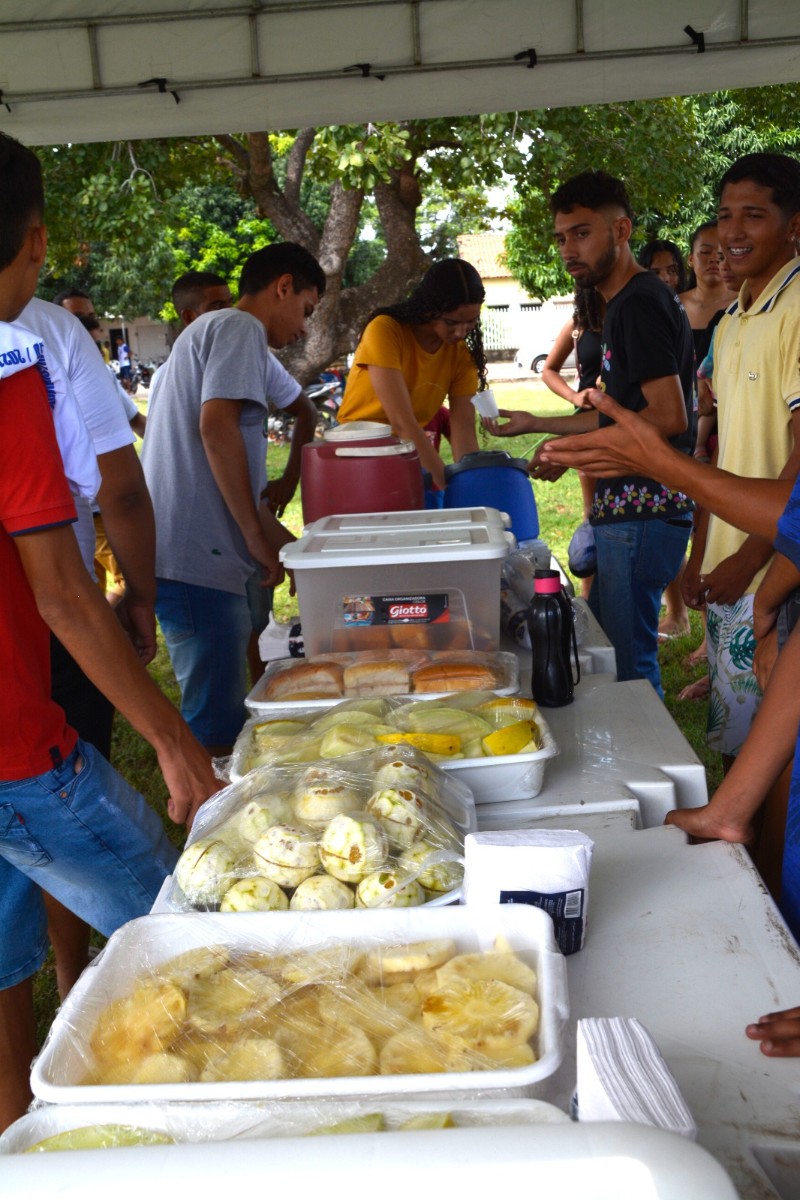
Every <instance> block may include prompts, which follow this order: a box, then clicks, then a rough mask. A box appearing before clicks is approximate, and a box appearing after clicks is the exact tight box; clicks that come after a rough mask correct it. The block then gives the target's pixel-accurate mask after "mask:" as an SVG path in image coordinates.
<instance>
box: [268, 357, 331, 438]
mask: <svg viewBox="0 0 800 1200" xmlns="http://www.w3.org/2000/svg"><path fill="white" fill-rule="evenodd" d="M303 391H304V392H305V394H306V396H308V398H309V400H311V401H312V403H313V404H314V405H315V407H316V409H317V427H316V436H317V437H321V436H322V435H323V434H324V433H325V432H326V431H327V430H328V429H333V427H334V426H335V425H337V424H338V413H339V406H340V405H341V403H342V396H343V388H342V381H341V378H340V377H339V375H338V374H337V373H336V372H334V371H325V372H323V374H322V375H320V377H319V378H318V379H315V380H314V381H313V382H312V383H309V384H307V385H306V387H305V388H304V389H303ZM293 429H294V418H293V417H292V416H291V415H290V414H289V413H286V412H284V411H283V410H281V409H275V410H273V411H270V413H269V415H268V417H267V420H266V433H267V437H268V438H269V440H270V441H271V442H287V441H289V440H290V439H291V436H292V430H293Z"/></svg>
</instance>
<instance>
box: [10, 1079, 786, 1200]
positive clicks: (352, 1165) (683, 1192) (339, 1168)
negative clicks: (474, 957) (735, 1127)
mask: <svg viewBox="0 0 800 1200" xmlns="http://www.w3.org/2000/svg"><path fill="white" fill-rule="evenodd" d="M491 1103H492V1104H493V1105H494V1104H498V1103H500V1102H499V1101H497V1100H493V1101H491ZM354 1180H357V1181H358V1184H357V1190H358V1192H359V1193H364V1194H365V1195H372V1194H373V1193H374V1194H375V1195H379V1196H380V1197H381V1200H408V1197H409V1196H413V1195H415V1194H416V1193H417V1192H419V1191H420V1190H421V1189H423V1190H424V1192H425V1193H426V1195H431V1196H440V1195H445V1196H465V1197H470V1196H480V1195H493V1194H495V1193H496V1192H497V1191H498V1189H499V1188H503V1189H505V1190H506V1191H510V1192H511V1193H512V1194H513V1192H514V1190H515V1188H516V1187H520V1188H521V1189H522V1190H523V1191H524V1189H525V1183H526V1181H530V1184H529V1185H530V1186H531V1188H532V1191H533V1192H534V1194H535V1195H541V1196H548V1197H549V1196H558V1198H559V1200H645V1198H646V1200H687V1198H691V1200H737V1196H738V1195H739V1193H738V1192H737V1191H736V1189H735V1188H734V1186H733V1184H732V1183H731V1181H730V1179H729V1178H728V1176H727V1174H726V1173H725V1171H724V1170H723V1168H722V1167H721V1166H720V1164H719V1163H718V1162H717V1161H716V1160H715V1159H714V1158H712V1156H711V1155H710V1154H709V1153H708V1151H706V1150H703V1149H702V1148H701V1147H700V1146H697V1145H695V1144H694V1143H693V1142H690V1141H688V1140H687V1139H686V1138H681V1137H678V1135H677V1134H673V1133H667V1132H666V1131H665V1130H663V1129H648V1128H646V1127H645V1126H642V1125H628V1124H625V1123H624V1122H615V1123H598V1124H581V1123H576V1122H572V1121H569V1122H566V1123H558V1124H552V1125H551V1124H547V1125H543V1126H536V1125H533V1126H532V1125H531V1124H530V1123H527V1122H519V1123H517V1124H514V1125H511V1126H508V1127H505V1126H501V1127H498V1126H490V1127H488V1128H475V1127H472V1128H464V1129H424V1130H409V1131H406V1132H404V1133H402V1134H396V1135H395V1134H384V1133H359V1134H350V1135H346V1134H342V1135H339V1136H338V1137H324V1138H317V1139H315V1141H314V1143H313V1150H312V1149H311V1148H310V1147H309V1144H308V1142H307V1141H305V1140H299V1139H298V1138H296V1137H291V1138H277V1139H274V1140H271V1141H268V1142H263V1141H258V1140H243V1141H238V1140H237V1141H235V1142H225V1143H216V1142H215V1143H210V1144H209V1143H207V1144H203V1145H191V1146H187V1145H180V1146H154V1147H143V1148H142V1147H136V1148H134V1149H127V1150H113V1151H108V1152H105V1151H97V1150H85V1151H83V1152H82V1153H80V1154H41V1155H34V1156H29V1155H22V1156H17V1157H13V1158H12V1157H7V1158H5V1159H4V1160H3V1189H2V1190H3V1196H4V1198H5V1200H53V1197H54V1196H58V1197H59V1198H60V1200H107V1197H108V1196H109V1195H111V1196H114V1197H115V1200H140V1197H141V1195H142V1193H143V1192H144V1193H145V1194H148V1193H149V1194H152V1195H154V1196H159V1197H161V1196H179V1195H185V1194H186V1193H187V1191H189V1190H191V1191H192V1192H193V1193H196V1194H197V1195H199V1196H207V1195H209V1194H210V1192H211V1191H212V1189H213V1191H214V1192H216V1191H218V1190H219V1191H220V1192H224V1193H225V1194H226V1195H227V1194H229V1193H235V1194H236V1195H237V1196H238V1195H245V1194H255V1195H258V1194H260V1193H262V1192H263V1191H264V1189H265V1186H268V1188H269V1191H270V1193H271V1194H274V1195H293V1194H294V1193H295V1192H299V1193H300V1194H301V1195H303V1196H329V1197H331V1200H344V1197H345V1196H350V1195H352V1193H353V1191H354V1190H355V1189H354V1183H353V1181H354ZM768 1186H769V1185H768V1184H767V1183H766V1180H764V1184H763V1187H762V1188H760V1189H759V1192H758V1195H759V1196H763V1197H766V1196H767V1195H768V1194H771V1189H770V1192H767V1191H766V1190H764V1189H765V1188H766V1187H768ZM753 1194H754V1195H755V1193H753ZM772 1194H774V1193H772ZM789 1194H790V1193H789V1192H786V1193H785V1195H786V1196H787V1197H788V1196H789Z"/></svg>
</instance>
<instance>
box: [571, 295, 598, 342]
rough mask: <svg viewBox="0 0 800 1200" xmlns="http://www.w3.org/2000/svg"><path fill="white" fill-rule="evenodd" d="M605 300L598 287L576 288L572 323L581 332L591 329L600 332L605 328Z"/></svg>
mask: <svg viewBox="0 0 800 1200" xmlns="http://www.w3.org/2000/svg"><path fill="white" fill-rule="evenodd" d="M604 309H605V302H604V300H603V297H602V296H601V295H600V293H599V292H598V291H597V289H596V288H593V287H589V288H584V287H577V288H575V300H574V303H573V306H572V323H573V324H574V326H575V328H576V329H577V330H579V331H580V332H581V333H584V332H585V330H587V329H591V330H593V331H594V332H595V333H599V332H600V330H601V329H602V328H603V310H604Z"/></svg>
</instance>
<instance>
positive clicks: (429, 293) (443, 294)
mask: <svg viewBox="0 0 800 1200" xmlns="http://www.w3.org/2000/svg"><path fill="white" fill-rule="evenodd" d="M485 298H486V292H485V290H484V286H483V283H482V281H481V277H480V275H479V274H478V272H477V271H476V270H475V268H474V267H473V266H472V264H471V263H468V262H466V261H465V260H464V259H463V258H443V259H442V260H441V261H440V262H437V263H434V264H433V266H432V267H430V268H429V270H427V271H426V272H425V274H424V276H423V277H422V279H421V281H420V282H419V283H418V284H417V286H416V287H415V289H414V291H413V292H412V293H411V295H410V296H409V297H408V298H407V299H405V300H400V301H399V302H398V303H397V304H388V305H386V306H385V307H383V308H376V309H375V310H374V312H372V313H370V315H369V317H368V319H367V321H366V324H365V328H366V325H369V323H370V321H374V319H375V317H392V318H393V319H394V320H395V321H397V322H399V324H401V325H426V324H427V323H428V322H429V321H436V320H438V319H439V317H441V316H443V315H444V313H449V312H453V311H454V310H455V309H456V308H460V307H461V305H462V304H483V301H484V299H485ZM465 341H466V344H467V348H468V350H469V352H470V354H471V355H472V360H473V362H474V363H475V366H476V367H477V370H478V380H479V383H478V389H479V391H484V389H485V388H486V387H487V385H488V380H487V374H486V354H485V351H484V348H483V334H482V331H481V323H480V320H479V321H478V323H477V324H476V326H475V328H474V329H472V330H470V332H469V333H468V334H467V336H466V338H465Z"/></svg>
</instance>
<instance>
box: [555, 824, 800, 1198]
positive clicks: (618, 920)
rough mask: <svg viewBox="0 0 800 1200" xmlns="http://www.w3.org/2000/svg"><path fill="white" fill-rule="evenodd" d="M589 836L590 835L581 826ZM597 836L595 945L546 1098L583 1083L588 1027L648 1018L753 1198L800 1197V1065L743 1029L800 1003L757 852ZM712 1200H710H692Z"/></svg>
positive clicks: (797, 964)
mask: <svg viewBox="0 0 800 1200" xmlns="http://www.w3.org/2000/svg"><path fill="white" fill-rule="evenodd" d="M577 827H578V828H581V824H580V821H578V822H577ZM586 831H587V833H589V834H590V836H592V837H593V838H594V839H595V851H594V859H593V863H592V873H591V879H590V890H589V906H588V926H587V939H586V945H585V947H584V949H583V950H582V951H581V952H579V953H578V954H574V955H572V956H571V957H570V958H569V960H568V977H569V994H570V1009H571V1016H570V1022H569V1026H568V1029H567V1037H566V1054H565V1059H564V1063H563V1064H562V1067H561V1068H560V1070H559V1072H558V1073H557V1074H556V1075H555V1076H554V1077H553V1079H552V1080H551V1081H549V1084H548V1087H547V1090H546V1093H545V1094H544V1095H543V1099H547V1100H550V1101H552V1102H553V1103H555V1104H558V1105H559V1106H560V1107H564V1106H565V1105H566V1104H568V1103H569V1100H570V1097H571V1095H572V1091H573V1088H574V1085H575V1022H576V1020H577V1019H578V1018H580V1017H589V1016H593V1017H598V1016H631V1017H637V1018H638V1019H639V1020H640V1021H641V1022H642V1023H643V1024H644V1025H645V1026H646V1028H647V1029H648V1030H649V1032H650V1033H651V1035H652V1036H653V1038H654V1039H655V1041H656V1043H657V1044H658V1046H659V1049H660V1050H661V1053H662V1054H663V1055H664V1058H665V1059H666V1061H667V1063H668V1065H669V1067H670V1069H671V1070H672V1072H673V1074H674V1076H675V1078H676V1080H677V1082H678V1085H679V1087H680V1088H681V1090H682V1092H683V1094H684V1096H685V1098H686V1100H687V1102H688V1104H689V1107H690V1108H691V1110H692V1112H693V1114H694V1117H695V1120H696V1122H697V1124H698V1126H699V1135H698V1141H699V1143H700V1144H701V1145H702V1146H704V1147H705V1148H706V1149H707V1150H709V1151H710V1152H711V1153H712V1154H714V1156H715V1157H716V1158H718V1159H719V1161H720V1162H721V1163H722V1164H723V1165H724V1166H725V1168H726V1170H727V1171H728V1172H729V1174H730V1176H731V1178H732V1179H733V1182H734V1183H735V1185H736V1186H737V1188H738V1189H739V1191H740V1194H741V1196H742V1198H743V1200H766V1198H767V1197H774V1196H775V1195H776V1194H777V1193H776V1192H775V1191H773V1189H772V1188H771V1187H770V1186H769V1184H768V1183H767V1180H766V1177H765V1175H764V1174H763V1172H762V1171H761V1170H760V1168H759V1165H758V1164H759V1160H760V1162H761V1163H762V1164H764V1165H767V1166H768V1168H769V1169H771V1170H772V1171H773V1179H775V1180H777V1179H778V1178H780V1172H782V1173H783V1181H782V1182H783V1197H784V1200H790V1198H796V1197H798V1196H800V1060H798V1059H783V1060H780V1059H769V1058H767V1057H766V1056H764V1055H762V1054H761V1052H760V1050H759V1049H758V1045H757V1043H754V1042H751V1041H749V1040H748V1039H747V1038H746V1037H745V1036H744V1027H745V1025H746V1024H748V1023H749V1022H751V1021H753V1020H755V1019H756V1018H757V1017H758V1016H760V1015H761V1014H762V1013H766V1012H771V1011H775V1010H778V1009H782V1008H787V1007H790V1006H793V1005H796V1004H798V1003H800V950H798V947H797V944H796V943H795V942H794V940H793V938H792V937H791V936H790V934H789V933H788V931H787V930H786V927H785V926H784V924H783V922H782V920H781V918H780V916H779V914H778V912H777V910H776V909H775V907H774V905H773V903H772V901H771V899H770V898H769V897H768V896H767V895H766V893H765V891H764V888H763V885H762V883H761V880H760V878H759V876H758V874H757V873H756V871H755V870H754V868H753V866H752V864H751V862H750V859H749V856H748V855H747V853H746V851H745V850H744V849H742V848H741V847H739V846H730V845H726V844H725V843H713V844H709V845H703V846H688V845H687V844H686V842H685V840H684V837H683V834H682V833H680V832H679V831H678V830H676V829H674V828H671V827H666V828H662V829H648V830H639V831H633V830H630V828H628V829H627V830H626V829H625V828H624V823H621V822H618V821H617V822H614V823H613V828H611V827H609V828H608V829H607V830H606V831H605V832H604V831H602V830H600V829H599V828H598V825H597V822H596V821H595V822H590V825H589V826H587V830H586ZM687 1200H702V1197H687Z"/></svg>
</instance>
